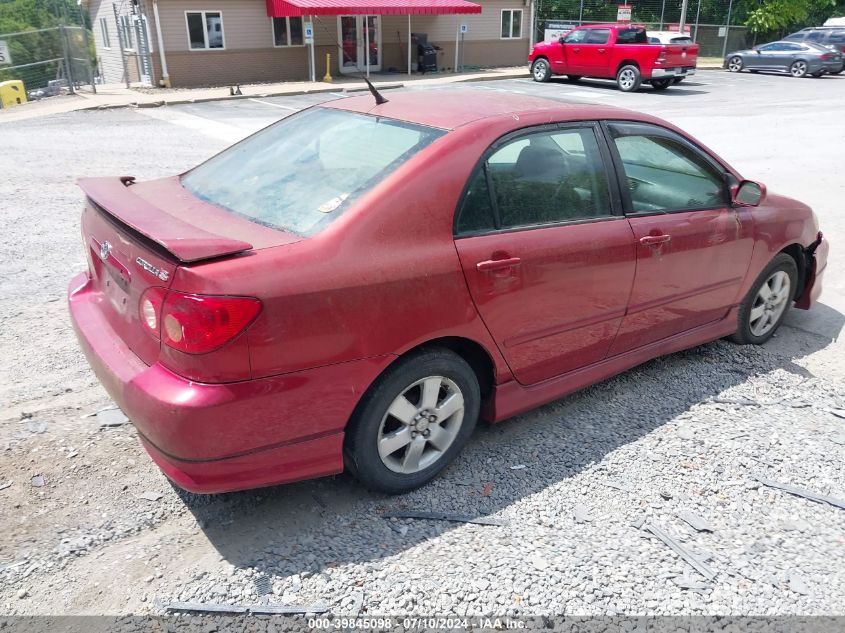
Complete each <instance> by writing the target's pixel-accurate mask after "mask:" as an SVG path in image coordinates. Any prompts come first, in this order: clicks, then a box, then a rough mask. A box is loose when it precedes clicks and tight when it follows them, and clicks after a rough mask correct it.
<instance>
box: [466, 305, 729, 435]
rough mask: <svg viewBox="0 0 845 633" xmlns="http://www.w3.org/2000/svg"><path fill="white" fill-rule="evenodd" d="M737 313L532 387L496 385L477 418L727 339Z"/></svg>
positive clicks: (508, 412)
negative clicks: (666, 356) (660, 357)
mask: <svg viewBox="0 0 845 633" xmlns="http://www.w3.org/2000/svg"><path fill="white" fill-rule="evenodd" d="M738 312H739V306H734V307H733V308H731V310H730V312H728V314H727V315H726V316H725V318H723V319H721V320H719V321H716V322H714V323H708V324H707V325H702V326H701V327H697V328H695V329H693V330H689V331H688V332H682V333H681V334H676V335H675V336H672V337H670V338H666V339H663V340H662V341H656V342H655V343H651V344H649V345H646V346H644V347H639V348H637V349H635V350H631V351H629V352H625V353H624V354H620V355H619V356H614V357H612V358H606V359H604V360H602V361H599V362H598V363H594V364H593V365H589V366H587V367H582V368H580V369H576V370H574V371H571V372H569V373H566V374H563V375H561V376H557V377H555V378H551V379H549V380H545V381H543V382H540V383H537V384H535V385H530V386H527V387H525V386H522V385H520V384H519V383H518V382H516V381H515V380H511V381H510V382H507V383H504V384H502V385H497V387H496V392H495V395H494V397H493V398H490V399H489V400H488V401H487V403H486V405H485V406H484V408H483V410H482V413H481V417H482V418H483V419H485V420H488V421H490V422H500V421H502V420H506V419H507V418H510V417H513V416H515V415H518V414H520V413H524V412H525V411H530V410H531V409H534V408H536V407H539V406H540V405H543V404H546V403H548V402H551V401H553V400H557V399H558V398H562V397H564V396H568V395H569V394H571V393H574V392H576V391H578V390H579V389H583V388H584V387H589V386H590V385H593V384H595V383H597V382H601V381H602V380H606V379H608V378H611V377H613V376H615V375H617V374H620V373H622V372H623V371H626V370H628V369H631V368H632V367H636V366H637V365H641V364H642V363H645V362H647V361H650V360H652V359H654V358H658V357H659V356H665V355H666V354H672V353H673V352H679V351H681V350H684V349H689V348H690V347H695V346H696V345H702V344H703V343H709V342H710V341H715V340H717V339H720V338H724V337H725V336H729V335H731V334H733V333H734V332H735V331H736V321H737V313H738Z"/></svg>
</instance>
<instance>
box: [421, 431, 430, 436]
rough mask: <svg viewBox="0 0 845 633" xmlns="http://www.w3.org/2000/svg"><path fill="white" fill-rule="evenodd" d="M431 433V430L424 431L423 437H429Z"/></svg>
mask: <svg viewBox="0 0 845 633" xmlns="http://www.w3.org/2000/svg"><path fill="white" fill-rule="evenodd" d="M429 435H431V431H429V430H425V431H423V437H428V436H429Z"/></svg>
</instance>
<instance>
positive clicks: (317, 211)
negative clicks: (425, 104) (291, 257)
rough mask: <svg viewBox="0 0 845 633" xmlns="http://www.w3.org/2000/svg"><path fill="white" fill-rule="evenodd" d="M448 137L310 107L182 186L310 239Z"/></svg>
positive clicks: (189, 176)
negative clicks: (382, 182) (380, 184)
mask: <svg viewBox="0 0 845 633" xmlns="http://www.w3.org/2000/svg"><path fill="white" fill-rule="evenodd" d="M443 134H445V132H444V131H443V130H439V129H436V128H430V127H425V126H421V125H415V124H412V123H406V122H404V121H397V120H394V119H386V118H381V117H375V116H369V115H365V114H358V113H354V112H346V111H343V110H333V109H330V108H312V109H309V110H305V111H303V112H302V113H300V114H295V115H293V116H289V117H287V118H285V119H283V120H281V121H279V122H278V123H276V124H274V125H271V126H270V127H268V128H266V129H264V130H262V131H260V132H258V133H256V134H254V135H253V136H250V137H249V138H247V139H245V140H243V141H241V142H240V143H237V144H236V145H233V146H232V147H230V148H229V149H226V150H224V151H223V152H221V153H220V154H218V155H217V156H215V157H213V158H211V159H210V160H208V161H206V162H205V163H203V164H202V165H200V166H198V167H196V168H195V169H193V170H191V171H190V172H188V173H187V174H185V175H184V176H183V177H182V186H184V187H185V188H186V189H187V190H188V191H190V192H191V193H192V194H194V195H195V196H197V197H198V198H200V199H202V200H206V201H208V202H211V203H213V204H216V205H217V206H219V207H222V208H224V209H227V210H229V211H232V212H233V213H236V214H238V215H241V216H243V217H245V218H247V219H248V220H251V221H253V222H256V223H257V224H262V225H264V226H269V227H271V228H275V229H281V230H284V231H289V232H291V233H295V234H297V235H313V234H315V233H317V232H319V231H320V230H321V229H322V228H324V227H325V226H326V225H328V224H329V223H330V222H332V221H333V220H334V219H336V218H337V217H339V216H340V215H341V214H342V213H343V212H344V211H345V210H346V209H347V208H348V207H349V206H350V204H351V203H352V202H353V201H354V200H355V199H357V198H358V197H360V196H361V195H362V194H363V193H365V192H366V191H368V190H369V189H371V188H372V187H374V186H375V185H376V184H378V183H379V182H381V181H382V180H383V179H384V178H385V177H386V176H387V175H388V174H390V173H391V172H393V171H394V170H395V169H396V168H398V167H399V166H400V165H402V164H403V163H404V162H406V161H407V160H409V159H410V158H412V157H413V156H414V155H416V154H417V153H418V152H420V151H421V150H422V149H424V148H425V147H427V146H428V145H429V144H430V143H432V142H433V141H434V140H436V139H438V138H440V136H442V135H443Z"/></svg>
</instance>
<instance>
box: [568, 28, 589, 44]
mask: <svg viewBox="0 0 845 633" xmlns="http://www.w3.org/2000/svg"><path fill="white" fill-rule="evenodd" d="M586 37H587V29H578V30H577V31H570V32H569V34H568V35H567V36H566V37H565V38H564V39H563V43H564V44H581V43H582V42H583V41H584V40H585V39H586Z"/></svg>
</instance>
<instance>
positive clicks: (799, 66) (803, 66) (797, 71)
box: [789, 60, 807, 77]
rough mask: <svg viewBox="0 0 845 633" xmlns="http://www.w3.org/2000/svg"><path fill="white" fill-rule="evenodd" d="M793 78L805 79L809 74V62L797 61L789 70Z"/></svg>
mask: <svg viewBox="0 0 845 633" xmlns="http://www.w3.org/2000/svg"><path fill="white" fill-rule="evenodd" d="M789 72H790V73H792V76H793V77H803V76H804V75H806V74H807V62H802V61H800V60H799V61H797V62H795V63H794V64H792V66H791V67H790V69H789Z"/></svg>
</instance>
